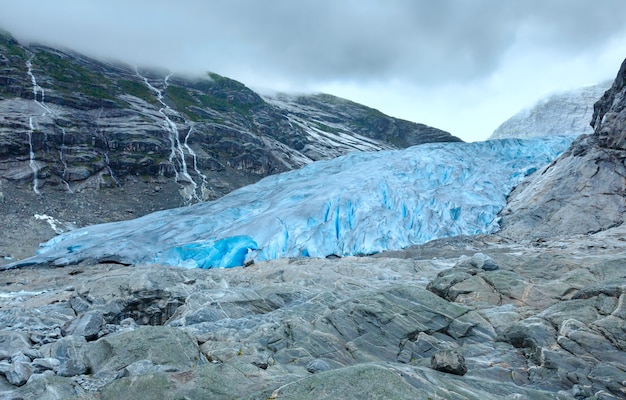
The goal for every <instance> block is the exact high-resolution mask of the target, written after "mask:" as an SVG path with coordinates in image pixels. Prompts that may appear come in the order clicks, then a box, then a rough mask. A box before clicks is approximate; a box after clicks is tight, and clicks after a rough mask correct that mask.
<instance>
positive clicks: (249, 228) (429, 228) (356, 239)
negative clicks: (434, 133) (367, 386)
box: [17, 137, 573, 268]
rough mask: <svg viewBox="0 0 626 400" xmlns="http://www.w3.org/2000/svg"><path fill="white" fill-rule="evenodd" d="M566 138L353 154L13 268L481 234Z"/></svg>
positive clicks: (218, 256) (105, 231)
mask: <svg viewBox="0 0 626 400" xmlns="http://www.w3.org/2000/svg"><path fill="white" fill-rule="evenodd" d="M572 139H573V138H572V137H547V138H536V139H528V140H521V139H505V140H493V141H487V142H479V143H436V144H425V145H420V146H415V147H411V148H409V149H406V150H400V151H382V152H374V153H352V154H348V155H346V156H343V157H339V158H336V159H333V160H330V161H320V162H315V163H312V164H309V165H308V166H305V167H304V168H302V169H299V170H296V171H291V172H286V173H283V174H280V175H274V176H270V177H268V178H265V179H263V180H261V181H260V182H258V183H256V184H254V185H250V186H247V187H244V188H241V189H239V190H236V191H234V192H232V193H230V194H229V195H227V196H224V197H223V198H221V199H218V200H216V201H212V202H206V203H199V204H196V205H193V206H189V207H184V208H179V209H173V210H165V211H160V212H156V213H153V214H149V215H146V216H144V217H141V218H137V219H134V220H130V221H123V222H115V223H109V224H102V225H94V226H88V227H85V228H82V229H77V230H74V231H71V232H68V233H65V234H63V235H60V236H57V237H55V238H53V239H51V240H50V241H48V242H47V243H44V244H43V245H42V248H41V250H40V252H39V255H37V256H35V257H33V258H32V259H30V260H23V261H21V262H18V263H17V264H19V263H41V262H52V263H55V264H72V263H77V262H80V261H81V260H84V259H87V258H92V259H95V260H107V259H116V260H118V261H122V262H127V263H152V262H158V263H163V264H169V265H179V266H185V267H204V268H209V267H231V266H237V265H242V263H243V262H244V261H245V260H246V259H254V260H267V259H273V258H279V257H297V256H309V257H325V256H328V255H331V254H334V255H339V256H347V255H359V254H371V253H377V252H381V251H384V250H394V249H401V248H404V247H407V246H410V245H413V244H420V243H425V242H427V241H430V240H433V239H437V238H443V237H450V236H455V235H472V234H479V233H491V232H494V231H495V230H497V228H498V224H497V220H496V217H497V214H498V212H499V211H500V210H501V209H502V207H503V206H504V204H505V202H506V196H507V195H508V193H509V192H510V191H511V189H512V188H513V187H515V186H516V185H517V184H518V183H519V182H521V180H522V179H523V178H524V177H525V176H527V175H528V174H530V173H532V172H533V171H535V170H536V169H539V168H540V167H541V166H543V165H545V164H547V163H549V162H550V161H552V160H553V159H555V158H556V157H557V156H558V155H559V154H560V153H561V152H563V151H564V150H565V149H566V148H567V147H568V146H569V144H570V143H571V141H572Z"/></svg>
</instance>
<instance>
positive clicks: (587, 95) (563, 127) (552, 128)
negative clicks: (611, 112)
mask: <svg viewBox="0 0 626 400" xmlns="http://www.w3.org/2000/svg"><path fill="white" fill-rule="evenodd" d="M610 85H611V82H604V83H600V84H597V85H593V86H588V87H583V88H580V89H575V90H569V91H566V92H562V93H556V94H553V95H551V96H549V97H547V98H545V99H543V100H540V101H539V102H537V104H535V105H534V106H532V107H531V108H529V109H526V110H522V111H520V112H519V113H517V114H515V115H514V116H512V117H511V118H509V119H508V120H506V121H505V122H504V123H502V125H500V126H499V127H498V128H496V130H495V131H494V132H493V134H492V135H491V137H490V138H491V139H502V138H511V137H516V138H527V137H536V136H546V135H575V136H578V135H582V134H591V133H593V129H592V128H591V127H590V126H589V121H590V120H591V118H592V116H593V105H594V103H595V102H596V101H598V99H599V98H600V97H602V95H603V94H604V92H605V91H606V90H607V89H608V88H609V87H610Z"/></svg>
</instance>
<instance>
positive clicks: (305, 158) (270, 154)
mask: <svg viewBox="0 0 626 400" xmlns="http://www.w3.org/2000/svg"><path fill="white" fill-rule="evenodd" d="M0 69H1V70H2V74H1V75H2V76H1V77H0V178H2V179H5V180H8V181H11V182H14V183H18V184H22V185H25V186H26V185H27V186H29V187H30V188H32V190H34V191H35V192H37V193H43V194H45V193H47V192H50V191H54V190H61V191H70V192H77V191H81V190H84V189H86V188H96V189H97V188H116V187H120V186H123V185H124V184H125V183H126V181H127V180H128V179H138V178H139V179H142V180H144V181H151V182H152V181H154V180H161V178H165V179H167V180H168V181H171V182H173V183H175V184H176V185H178V186H179V190H180V194H181V195H182V198H181V199H180V200H181V202H182V201H186V202H187V203H190V202H197V201H201V200H206V199H211V198H215V197H218V196H221V195H223V194H225V193H228V192H229V191H231V190H233V189H234V188H238V187H240V186H243V185H246V184H249V183H251V182H254V181H257V180H259V179H260V178H262V177H264V176H267V175H269V174H274V173H277V172H282V171H286V170H290V169H294V168H298V167H301V166H303V165H304V164H307V163H309V162H312V161H315V160H320V159H328V158H332V157H336V156H338V155H342V154H345V153H347V152H350V151H358V150H381V149H390V148H401V147H406V146H409V145H413V144H418V143H425V142H433V141H458V140H459V139H458V138H455V137H453V136H451V135H450V134H448V133H447V132H444V131H441V130H438V129H435V128H430V127H427V126H424V125H421V124H414V123H410V122H407V121H402V120H398V119H395V118H392V117H389V116H386V115H384V114H382V113H380V112H378V111H377V110H373V109H370V108H368V107H365V106H361V105H358V104H356V103H352V102H349V101H347V100H342V99H338V98H335V97H333V96H328V95H313V96H296V97H289V96H280V99H282V100H279V98H278V97H277V98H275V99H273V100H271V99H267V101H266V100H264V99H263V98H262V97H260V96H259V95H258V94H257V93H255V92H253V91H252V90H250V89H249V88H247V87H246V86H244V85H243V84H241V83H239V82H237V81H234V80H232V79H228V78H226V77H222V76H219V75H217V74H213V73H209V74H206V75H204V76H196V77H184V76H178V75H174V74H168V73H166V72H163V71H154V70H144V69H134V68H130V67H128V66H125V65H122V64H114V63H105V62H100V61H97V60H93V59H89V58H87V57H84V56H81V55H79V54H75V53H73V52H71V51H61V50H59V49H52V48H48V47H43V46H23V45H21V44H20V43H18V42H16V41H15V40H14V39H12V38H11V37H10V36H7V35H5V34H0ZM162 195H163V196H164V195H165V194H162Z"/></svg>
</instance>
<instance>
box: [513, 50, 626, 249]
mask: <svg viewBox="0 0 626 400" xmlns="http://www.w3.org/2000/svg"><path fill="white" fill-rule="evenodd" d="M591 126H592V127H593V128H594V133H593V134H592V135H584V136H581V137H580V138H578V139H577V140H576V141H574V143H572V145H571V147H570V148H569V149H568V151H566V152H565V153H564V154H563V155H562V156H561V157H559V158H558V159H557V160H556V161H555V162H553V163H552V164H551V165H549V166H548V167H546V168H545V169H543V170H542V171H538V172H537V173H536V174H535V175H533V176H532V177H531V179H530V180H529V181H527V182H525V183H524V184H522V185H520V186H519V187H517V188H516V189H515V190H514V191H513V192H512V193H511V195H510V197H509V201H508V204H507V207H505V209H504V210H503V211H502V213H501V216H502V224H501V225H502V227H503V229H502V232H501V234H502V235H504V236H508V237H511V238H514V239H540V238H546V237H553V236H568V235H574V234H585V233H590V232H598V231H602V230H605V229H608V228H611V227H614V226H618V225H621V224H622V223H623V222H624V213H625V212H626V202H625V195H626V165H625V161H626V60H625V61H624V63H623V64H622V66H621V68H620V70H619V73H618V75H617V77H616V78H615V81H614V83H613V85H612V86H611V88H610V89H609V90H607V91H606V93H605V94H604V95H603V96H602V98H601V99H600V100H599V101H598V102H597V103H596V104H595V105H594V114H593V118H592V121H591Z"/></svg>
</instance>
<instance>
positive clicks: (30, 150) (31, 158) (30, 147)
mask: <svg viewBox="0 0 626 400" xmlns="http://www.w3.org/2000/svg"><path fill="white" fill-rule="evenodd" d="M28 124H29V128H30V129H29V130H28V155H29V162H28V165H29V166H30V169H31V170H32V171H33V191H34V192H35V193H37V194H41V192H39V180H38V178H37V171H38V170H39V168H38V167H37V161H35V152H34V150H33V132H35V126H34V125H33V117H30V118H29V119H28Z"/></svg>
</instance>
